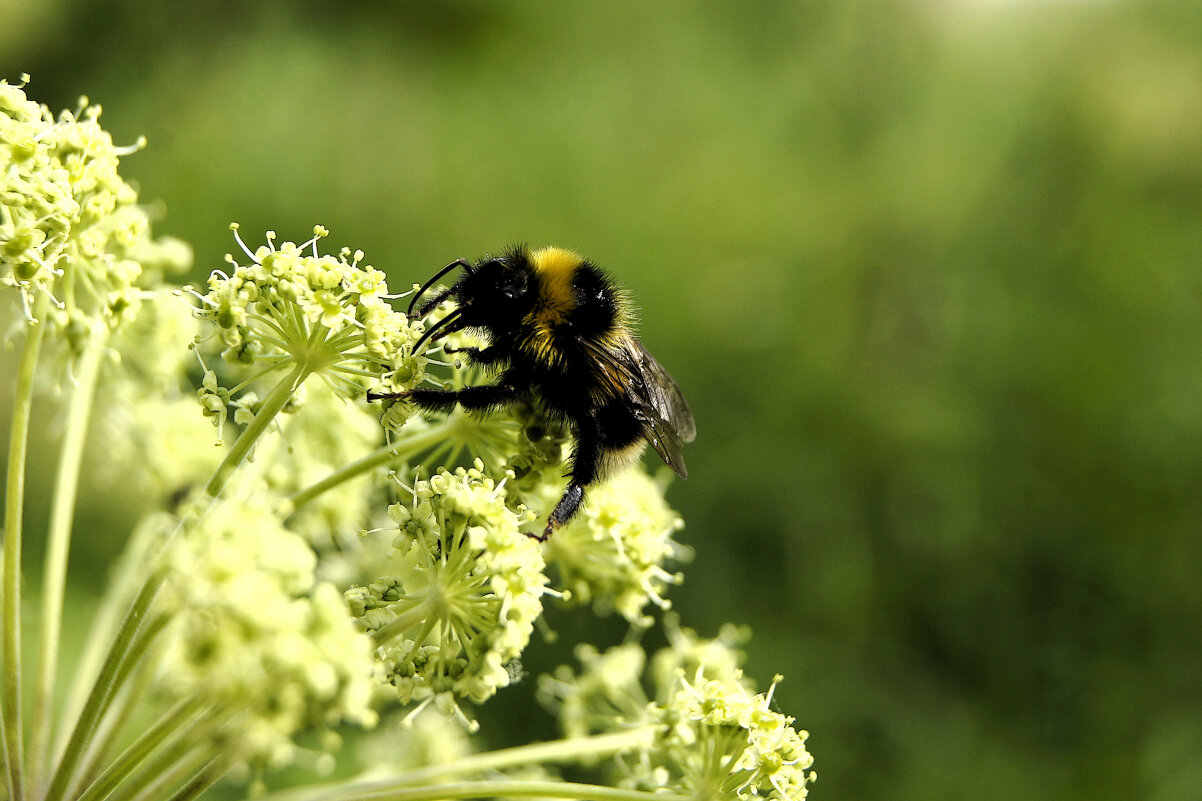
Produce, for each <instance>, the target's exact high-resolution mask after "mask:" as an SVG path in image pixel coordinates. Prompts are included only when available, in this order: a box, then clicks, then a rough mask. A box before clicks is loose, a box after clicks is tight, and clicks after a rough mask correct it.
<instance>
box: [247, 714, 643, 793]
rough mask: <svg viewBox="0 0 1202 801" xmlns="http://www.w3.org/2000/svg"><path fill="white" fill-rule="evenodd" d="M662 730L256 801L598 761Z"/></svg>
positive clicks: (491, 755) (505, 752)
mask: <svg viewBox="0 0 1202 801" xmlns="http://www.w3.org/2000/svg"><path fill="white" fill-rule="evenodd" d="M658 729H659V727H658V726H642V727H640V728H637V729H629V730H627V731H621V732H614V733H612V734H598V735H593V736H590V737H573V738H572V739H570V740H554V741H552V742H549V743H536V744H533V745H522V746H517V747H514V748H503V749H500V750H497V751H488V752H485V753H481V754H470V755H468V756H464V757H460V758H459V759H457V760H455V761H454V762H450V763H447V764H445V765H429V766H427V767H424V768H415V769H413V770H407V771H404V772H403V773H399V774H397V775H395V776H392V777H390V778H388V779H379V780H373V781H370V782H353V783H348V782H345V781H342V782H333V783H330V784H326V785H324V786H322V787H308V788H292V789H288V790H280V791H278V792H274V793H269V794H267V795H265V796H259V797H257V798H256V799H255V801H343V799H346V798H350V797H356V798H358V797H360V796H367V795H369V794H371V793H374V792H384V791H389V790H394V789H396V788H400V787H413V786H415V785H428V784H431V783H433V782H435V781H437V780H439V779H446V778H448V777H451V776H464V775H469V774H473V773H483V772H485V771H497V770H504V769H506V768H513V767H521V766H525V765H551V764H560V763H572V762H582V761H587V760H595V759H600V758H602V757H606V756H609V755H610V754H614V753H616V752H618V751H621V750H623V749H625V748H637V747H640V746H645V745H647V744H649V743H650V742H651V741H652V740H653V739H654V737H655V735H656V732H657V731H658ZM315 790H316V791H317V792H316V793H315V792H314V791H315Z"/></svg>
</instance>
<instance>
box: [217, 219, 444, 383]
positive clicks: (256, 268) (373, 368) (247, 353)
mask: <svg viewBox="0 0 1202 801" xmlns="http://www.w3.org/2000/svg"><path fill="white" fill-rule="evenodd" d="M233 229H234V232H235V235H236V234H237V226H236V225H235V226H233ZM328 233H329V232H328V231H327V230H326V229H325V228H323V227H321V226H317V227H315V228H314V229H313V238H312V239H310V240H309V241H307V242H304V243H302V244H299V245H298V244H295V243H293V242H283V243H281V244H280V245H279V246H278V247H277V245H276V243H275V234H274V233H272V232H268V234H267V244H266V245H262V246H260V247H259V248H257V249H256V250H254V251H251V250H250V248H248V247H246V245H245V244H243V243H242V240H241V238H239V239H238V242H239V244H240V245H242V249H243V251H244V252H245V254H246V256H247V258H248V259H249V260H250V261H249V262H248V263H246V264H239V263H238V262H237V260H236V259H235V258H234V257H233V256H232V255H231V256H227V260H228V261H229V262H230V265H231V268H232V269H231V271H230V273H229V274H226V273H224V272H222V271H220V270H217V271H214V272H213V274H212V276H210V278H209V285H208V292H206V293H205V294H203V295H199V294H198V295H197V297H198V298H199V299H200V304H201V305H200V308H199V313H200V314H201V315H202V316H204V317H206V318H207V319H209V320H211V321H212V322H213V323H215V324H216V326H217V329H218V332H219V335H220V338H221V342H222V343H223V344H224V346H225V352H224V355H225V357H226V359H227V360H229V361H230V362H232V363H235V364H242V365H259V366H262V367H264V368H265V370H276V369H280V368H281V367H284V366H296V367H299V369H300V372H301V374H302V375H311V374H318V375H321V376H322V377H323V378H324V379H326V380H327V381H330V382H331V383H334V384H335V386H337V387H338V388H339V389H341V390H342V393H343V394H345V395H347V396H348V397H358V396H361V395H362V390H361V387H362V386H363V385H364V384H365V383H366V382H367V381H375V380H378V379H379V378H380V376H382V375H384V374H386V373H388V372H389V371H390V370H391V369H392V368H391V365H390V360H391V359H394V358H402V359H403V357H401V353H402V347H401V346H402V345H404V344H407V343H408V342H409V341H410V340H412V339H414V338H415V337H414V332H413V331H412V330H411V329H410V327H409V323H408V320H407V319H406V318H405V315H403V314H401V313H399V312H397V311H394V310H393V308H392V306H391V305H390V304H389V303H388V298H389V296H388V287H387V284H386V282H385V279H384V273H382V272H381V271H379V270H377V269H375V268H374V267H371V266H370V265H364V264H361V262H362V259H363V252H362V251H358V250H357V251H354V252H353V253H352V252H351V251H350V250H349V249H346V248H344V249H343V250H342V251H341V252H340V253H339V255H338V256H337V257H335V256H330V255H324V256H323V255H320V254H319V253H318V250H317V242H318V240H320V239H322V238H323V237H325V236H327V235H328ZM405 366H406V367H407V368H410V369H411V368H412V366H411V365H409V364H408V363H406V364H405ZM413 372H416V371H413ZM336 379H341V380H336ZM411 380H412V381H413V382H414V383H416V382H417V381H419V380H421V376H420V375H416V374H415V375H412V376H411Z"/></svg>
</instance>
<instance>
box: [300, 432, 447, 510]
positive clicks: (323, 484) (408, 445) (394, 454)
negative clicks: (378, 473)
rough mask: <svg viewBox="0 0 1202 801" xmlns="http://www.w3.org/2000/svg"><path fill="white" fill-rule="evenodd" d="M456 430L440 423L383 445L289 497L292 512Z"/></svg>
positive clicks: (441, 439)
mask: <svg viewBox="0 0 1202 801" xmlns="http://www.w3.org/2000/svg"><path fill="white" fill-rule="evenodd" d="M452 430H453V424H452V423H450V422H446V421H444V422H440V423H436V424H435V425H432V426H430V427H429V428H428V429H426V430H425V431H422V432H421V433H419V434H414V435H413V436H411V437H406V438H404V439H402V440H400V441H399V442H394V443H392V444H389V445H384V446H382V447H380V448H376V449H375V450H374V451H372V452H371V453H369V454H367V455H366V456H364V457H362V458H360V459H357V460H356V461H354V462H351V463H350V464H348V465H346V466H345V467H341V468H339V469H337V470H335V471H334V472H333V473H330V474H329V475H328V476H326V477H325V478H323V479H322V480H321V481H318V482H317V483H315V484H311V485H309V486H308V487H305V488H304V489H302V490H299V491H297V492H296V493H294V494H293V495H292V497H291V498H289V500H290V501H292V508H293V510H296V509H299V508H301V507H302V506H304V505H305V504H307V503H309V502H310V501H312V500H313V499H314V498H317V497H318V496H319V495H321V494H322V493H323V492H327V491H328V490H331V489H333V488H334V487H336V486H338V485H339V484H344V483H346V482H347V481H351V480H352V479H355V478H358V477H359V476H361V475H363V474H364V473H367V472H370V471H372V470H374V469H376V468H377V467H382V466H384V465H386V464H388V463H390V462H393V461H395V460H397V459H403V458H407V457H410V456H414V455H416V454H418V453H421V452H422V451H424V450H426V449H427V448H431V447H433V446H435V445H437V444H439V443H440V442H442V441H444V440H445V439H446V437H447V435H448V434H450V433H451V431H452Z"/></svg>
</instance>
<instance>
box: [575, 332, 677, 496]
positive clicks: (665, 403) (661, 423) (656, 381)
mask: <svg viewBox="0 0 1202 801" xmlns="http://www.w3.org/2000/svg"><path fill="white" fill-rule="evenodd" d="M582 344H583V345H584V346H585V347H586V349H587V350H588V351H589V352H590V353H591V354H592V355H593V356H594V357H595V358H597V359H598V360H599V361H600V362H601V364H602V366H603V367H604V368H607V369H605V370H602V373H603V374H604V375H605V380H607V381H608V382H609V383H610V385H611V387H612V388H614V389H616V390H618V392H615V394H619V395H622V394H624V395H625V396H626V398H627V400H628V401H629V402H630V407H631V409H632V410H633V411H634V413H635V415H636V416H637V417H638V418H639V419H640V420H642V422H643V436H644V437H645V438H646V440H647V442H649V443H650V444H651V447H652V448H654V449H655V452H656V453H658V454H659V456H660V458H661V459H663V460H664V462H665V463H666V464H667V465H668V467H671V468H672V469H673V470H675V471H676V474H677V475H679V476H680V477H681V478H687V477H688V470H686V469H685V464H684V443H686V442H692V441H693V438H694V437H695V436H696V435H697V426H696V424H695V423H694V422H693V413H692V412H691V411H689V404H688V403H687V402H685V399H684V394H683V393H682V392H681V391H680V387H679V386H678V385H677V384H676V381H675V380H674V379H673V378H672V376H671V375H669V374H668V371H667V370H665V369H664V367H663V365H661V364H660V363H659V362H657V361H656V360H655V357H654V356H652V355H651V354H650V353H648V352H647V349H646V348H645V347H643V343H642V342H640V341H639V340H637V339H635V338H634V337H625V338H624V339H623V340H622V341H621V342H620V343H619V344H618V345H617V346H616V347H613V346H611V347H608V348H607V347H604V346H601V345H598V344H597V343H595V342H585V341H583V340H582ZM623 385H624V386H623Z"/></svg>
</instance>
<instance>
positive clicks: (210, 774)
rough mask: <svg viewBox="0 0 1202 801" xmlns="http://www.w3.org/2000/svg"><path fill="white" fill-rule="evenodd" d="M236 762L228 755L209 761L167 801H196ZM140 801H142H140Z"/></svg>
mask: <svg viewBox="0 0 1202 801" xmlns="http://www.w3.org/2000/svg"><path fill="white" fill-rule="evenodd" d="M233 764H234V760H233V758H231V757H230V756H228V755H225V754H223V755H222V756H219V757H214V758H213V759H211V760H209V763H208V764H207V765H205V766H204V767H202V768H201V769H200V770H198V771H197V772H196V773H195V774H194V775H193V776H192V778H190V779H189V780H188V782H187V784H185V785H184V786H183V787H181V788H179V790H177V791H176V792H175V794H174V795H172V796H171V797H170V798H168V799H167V801H195V799H196V798H198V797H199V796H200V794H201V793H203V792H204V791H205V790H207V789H209V788H210V787H212V786H213V785H214V784H216V783H217V782H219V781H221V777H222V776H224V775H225V774H226V773H227V772H228V771H229V769H230V768H231V767H232V766H233ZM139 801H142V800H141V799H139Z"/></svg>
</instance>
